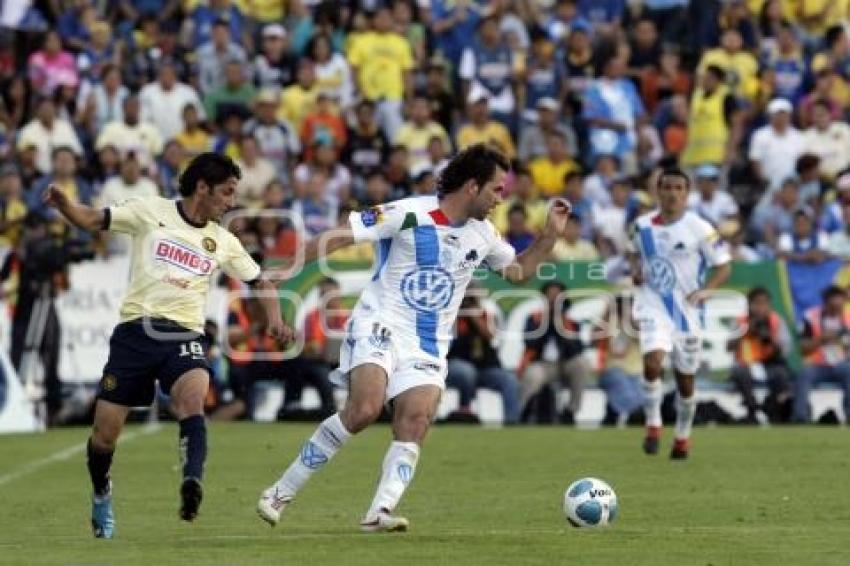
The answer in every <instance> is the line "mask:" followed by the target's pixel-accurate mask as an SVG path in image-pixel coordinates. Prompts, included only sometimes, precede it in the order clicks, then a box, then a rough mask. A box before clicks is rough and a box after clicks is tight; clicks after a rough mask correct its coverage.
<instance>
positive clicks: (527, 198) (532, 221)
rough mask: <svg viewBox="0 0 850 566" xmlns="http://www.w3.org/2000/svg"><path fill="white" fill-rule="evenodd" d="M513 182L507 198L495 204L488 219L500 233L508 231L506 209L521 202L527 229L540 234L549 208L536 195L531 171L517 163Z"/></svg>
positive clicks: (508, 209)
mask: <svg viewBox="0 0 850 566" xmlns="http://www.w3.org/2000/svg"><path fill="white" fill-rule="evenodd" d="M513 175H514V182H513V186H512V187H511V190H510V193H509V196H508V198H506V199H505V200H503V201H502V202H500V203H499V204H497V205H496V208H494V209H493V212H491V213H490V221H491V222H492V223H493V226H495V227H496V230H498V231H499V233H500V234H504V233H505V232H507V231H508V211H510V209H511V207H512V206H513V205H514V204H517V203H519V204H522V205H523V206H524V207H525V212H526V214H527V215H528V229H529V230H531V231H532V232H533V233H535V234H540V233H541V232H542V231H543V227H544V226H545V225H546V216H547V214H548V213H549V208H548V205H547V203H546V201H544V200H543V199H542V198H540V197H539V196H538V195H537V189H536V188H535V187H534V182H533V181H532V180H531V173H529V171H528V169H526V167H525V166H523V165H517V166H516V167H514V170H513Z"/></svg>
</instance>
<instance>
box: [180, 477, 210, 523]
mask: <svg viewBox="0 0 850 566" xmlns="http://www.w3.org/2000/svg"><path fill="white" fill-rule="evenodd" d="M203 498H204V490H203V488H202V487H201V482H200V480H198V479H197V478H186V479H184V480H183V485H181V486H180V499H181V504H180V518H181V519H183V520H184V521H194V520H195V518H196V517H197V516H198V509H199V508H200V507H201V500H202V499H203Z"/></svg>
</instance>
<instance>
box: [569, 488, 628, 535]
mask: <svg viewBox="0 0 850 566" xmlns="http://www.w3.org/2000/svg"><path fill="white" fill-rule="evenodd" d="M618 511H619V507H618V506H617V494H616V493H614V490H613V489H612V488H611V486H610V485H608V484H607V483H605V482H604V481H602V480H600V479H596V478H582V479H580V480H577V481H575V482H573V484H572V485H570V487H568V488H567V491H566V492H565V493H564V515H566V516H567V521H569V522H570V524H571V525H572V526H574V527H602V526H606V525H608V524H609V523H611V522H613V521H614V519H616V518H617V513H618Z"/></svg>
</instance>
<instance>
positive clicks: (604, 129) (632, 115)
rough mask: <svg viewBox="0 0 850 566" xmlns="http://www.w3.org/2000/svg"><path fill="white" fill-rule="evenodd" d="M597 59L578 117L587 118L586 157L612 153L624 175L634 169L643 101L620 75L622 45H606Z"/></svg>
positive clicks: (625, 53) (623, 66)
mask: <svg viewBox="0 0 850 566" xmlns="http://www.w3.org/2000/svg"><path fill="white" fill-rule="evenodd" d="M602 49H603V53H602V55H601V56H600V58H599V66H598V67H597V68H598V69H599V71H601V76H600V77H599V78H598V79H596V80H595V81H593V82H592V83H591V84H590V86H589V87H588V89H587V91H586V92H585V97H584V104H583V108H582V116H583V118H584V119H585V120H586V121H587V125H588V127H589V138H590V140H589V141H590V159H591V160H593V159H595V158H596V157H597V156H599V155H605V154H610V155H615V156H616V157H617V159H618V160H619V161H620V163H621V164H622V170H623V172H624V173H626V174H634V173H636V170H637V158H636V155H635V150H636V148H637V141H638V125H639V121H641V120H642V119H643V117H644V114H645V112H644V109H643V103H642V102H641V100H640V96H639V95H638V93H637V90H636V89H635V86H634V84H633V83H632V82H631V81H629V80H628V79H625V78H623V75H624V73H625V71H626V61H627V60H628V49H627V48H626V47H625V46H622V45H620V46H610V47H609V50H608V53H604V48H602Z"/></svg>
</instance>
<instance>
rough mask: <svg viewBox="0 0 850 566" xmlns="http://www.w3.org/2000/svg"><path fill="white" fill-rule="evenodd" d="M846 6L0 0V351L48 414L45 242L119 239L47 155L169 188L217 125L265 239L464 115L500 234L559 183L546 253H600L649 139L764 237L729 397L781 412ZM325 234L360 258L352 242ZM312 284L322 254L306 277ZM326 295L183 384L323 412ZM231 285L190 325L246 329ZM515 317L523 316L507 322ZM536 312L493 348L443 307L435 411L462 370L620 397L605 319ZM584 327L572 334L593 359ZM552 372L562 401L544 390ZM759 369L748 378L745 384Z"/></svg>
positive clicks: (846, 45)
mask: <svg viewBox="0 0 850 566" xmlns="http://www.w3.org/2000/svg"><path fill="white" fill-rule="evenodd" d="M848 22H850V2H848V1H847V0H767V1H765V0H699V1H696V0H694V1H689V0H628V1H627V0H394V1H381V0H362V1H353V0H338V1H327V0H325V1H315V0H116V1H103V0H41V1H27V0H20V1H18V2H4V3H3V5H2V8H1V9H0V26H2V28H0V163H2V166H0V213H1V214H0V248H2V250H3V257H4V266H3V270H2V276H3V281H4V282H3V293H4V297H5V299H6V303H7V305H8V307H9V309H10V310H9V316H10V317H12V337H11V356H10V357H11V360H12V362H13V364H14V365H15V366H16V368H18V371H19V373H25V372H23V371H22V369H21V365H22V364H25V362H26V358H27V356H26V354H27V353H33V352H35V353H36V354H37V355H38V356H39V358H40V361H41V363H42V364H43V366H44V368H45V375H46V377H45V382H46V383H47V384H48V386H47V388H46V391H47V393H46V398H47V406H48V413H49V414H50V415H51V419H52V420H53V421H55V422H59V421H61V420H62V418H61V414H62V405H63V401H62V399H63V396H62V391H61V387H60V386H59V385H58V376H57V375H56V364H57V361H56V358H58V343H59V341H60V334H61V328H60V327H59V324H58V321H57V320H56V315H55V312H54V310H53V306H52V298H55V297H56V296H57V294H60V293H61V292H62V291H63V289H65V288H67V277H65V274H66V273H67V266H68V265H69V264H70V263H74V262H78V261H84V260H86V259H89V258H91V257H94V256H100V257H114V256H117V255H121V254H126V253H127V242H126V240H121V239H120V238H112V239H109V238H107V237H105V236H101V235H98V236H90V235H87V234H82V233H78V232H76V231H74V230H71V229H69V228H68V226H66V225H65V224H64V223H62V222H61V221H59V220H58V219H57V218H56V216H55V214H52V213H51V211H49V210H46V209H45V208H44V206H43V205H42V204H41V202H40V196H41V192H42V190H43V189H44V188H45V187H46V186H47V185H48V184H49V183H53V184H56V185H57V186H59V187H60V188H61V189H62V190H65V191H67V192H68V194H70V195H71V196H72V197H73V198H75V199H78V200H80V201H82V202H85V203H89V204H93V205H96V206H107V205H110V204H112V203H115V202H118V201H121V200H123V199H125V198H128V197H131V196H143V195H162V196H165V197H169V198H170V197H175V196H176V194H177V191H176V186H177V179H178V177H179V175H180V172H181V169H182V168H183V167H184V166H185V164H186V163H187V161H188V160H190V159H191V158H192V156H194V155H196V154H198V153H199V152H203V151H208V150H213V151H217V152H222V153H225V154H227V155H229V156H231V157H233V158H234V159H235V160H236V161H237V163H238V164H239V166H240V167H241V169H242V179H241V181H240V184H239V188H238V203H239V207H240V208H244V209H246V210H249V211H263V210H272V211H288V212H289V213H291V216H290V217H289V220H287V219H285V218H281V217H275V216H274V215H269V216H263V217H261V216H258V217H256V218H253V219H252V218H250V217H246V218H243V219H241V220H239V221H237V222H235V223H234V224H233V225H232V226H231V228H232V229H233V230H234V231H235V232H236V233H237V234H238V235H239V237H240V239H241V240H242V241H243V243H244V244H245V245H246V247H248V248H249V249H251V250H252V251H253V252H254V253H256V255H257V257H258V259H261V260H263V261H267V262H268V261H274V260H275V258H285V257H287V256H291V255H292V254H293V253H294V251H295V249H296V248H297V246H298V245H299V244H300V243H302V242H303V239H304V238H307V237H311V236H315V235H317V234H320V233H321V232H323V231H325V230H327V229H329V228H332V227H333V226H335V225H337V223H338V222H340V221H341V219H344V218H345V217H346V215H347V214H348V212H350V211H352V210H357V209H360V208H363V207H367V206H371V205H375V204H379V203H384V202H387V201H391V200H393V199H397V198H402V197H405V196H411V195H418V194H430V193H433V192H434V191H435V185H436V182H437V179H438V176H439V172H440V169H441V167H443V166H444V164H445V162H446V160H447V158H448V157H449V156H451V155H452V153H453V152H455V151H456V150H459V149H462V148H464V147H466V146H468V145H471V144H474V143H479V142H484V143H489V144H492V145H494V146H496V147H498V148H499V149H500V150H501V151H502V152H503V153H505V154H506V155H507V156H508V157H509V158H510V159H511V160H512V162H513V169H512V171H511V174H510V191H509V195H508V198H507V200H506V202H505V203H504V204H503V205H501V206H499V208H498V209H497V210H496V211H494V214H493V216H492V220H493V222H494V223H495V225H496V226H497V228H498V229H499V230H500V231H501V233H502V234H503V235H504V236H505V238H506V239H507V240H508V241H509V242H510V243H511V244H512V245H513V246H514V247H515V248H516V249H517V251H518V252H521V251H522V250H523V249H525V248H526V247H527V246H528V245H529V244H530V243H531V241H532V240H533V238H534V236H535V234H536V233H538V232H539V231H540V230H541V229H542V227H543V223H544V220H545V214H546V206H547V200H548V199H550V198H552V197H556V196H561V197H566V198H568V199H569V200H570V201H571V202H572V203H573V207H574V214H573V217H572V219H571V223H570V231H569V234H568V236H567V237H566V238H564V239H562V240H561V241H559V242H558V244H557V246H556V248H555V250H554V252H553V257H552V260H553V261H555V262H564V261H600V262H603V263H604V265H605V266H606V268H608V269H609V271H610V272H611V273H614V274H617V273H618V270H620V271H622V270H623V269H624V263H623V261H622V256H623V253H624V250H625V246H626V242H627V233H628V232H627V226H628V224H629V223H630V222H631V221H632V220H633V219H634V218H635V217H636V216H637V215H638V214H640V213H642V212H645V211H649V210H651V209H652V208H653V207H654V202H653V191H652V188H651V187H652V181H653V178H654V177H653V176H654V174H655V171H657V169H658V167H659V166H663V165H665V164H671V163H679V164H680V165H682V166H683V167H685V168H686V169H687V170H688V171H689V172H691V173H692V174H693V179H694V186H693V192H692V194H691V197H690V198H691V200H690V206H691V207H692V208H693V210H695V211H696V212H698V213H699V214H701V215H702V216H704V217H705V218H706V219H708V220H709V221H710V222H712V223H713V224H714V225H715V226H717V228H718V230H719V232H720V234H721V235H722V237H723V238H724V239H725V240H727V241H728V243H729V245H730V246H731V248H732V250H733V255H734V257H735V259H736V260H737V261H739V262H749V263H753V262H763V261H773V260H785V261H786V262H787V265H788V277H789V279H790V286H791V292H792V295H793V296H792V298H793V301H794V313H793V317H794V320H793V321H785V320H783V319H782V318H781V317H779V316H778V315H777V314H776V312H774V310H772V308H771V305H772V304H775V301H776V300H777V299H776V297H770V296H767V297H765V294H764V293H763V292H762V290H760V289H755V290H754V291H753V292H752V293H751V296H750V297H749V301H748V302H749V305H750V308H749V314H748V315H746V316H745V317H744V321H745V322H746V321H748V320H749V319H753V320H751V321H750V322H754V323H753V324H750V325H749V327H750V328H751V329H753V330H752V331H750V332H748V333H747V334H746V335H745V336H744V338H743V339H741V340H736V341H733V342H732V343H730V344H729V349H730V350H731V351H732V352H734V355H735V359H736V362H735V368H734V370H733V372H732V376H731V382H732V383H733V384H734V385H735V387H736V388H737V389H738V390H739V391H740V392H741V393H742V394H743V401H744V403H745V405H746V409H747V417H746V421H747V422H764V421H765V420H767V419H769V420H774V421H788V420H796V421H799V422H808V421H809V420H810V419H811V418H812V415H810V411H809V407H808V401H807V399H808V394H809V391H810V389H811V388H812V387H813V386H815V385H817V384H819V383H820V382H823V381H833V382H836V383H837V384H838V385H839V386H840V387H842V388H843V389H844V391H845V403H846V399H848V398H850V395H848V393H850V363H848V345H849V344H850V340H848V339H847V334H848V327H850V314H847V312H848V311H846V310H845V308H844V304H845V298H846V297H845V296H844V293H845V290H844V289H845V288H846V286H847V284H848V283H850V271H847V272H845V271H844V265H845V261H846V260H847V259H848V258H850V233H848V226H850V225H848V221H850V126H848V123H847V117H848V109H850V107H848V104H850V82H848V81H850V37H848ZM336 257H337V259H351V260H364V261H368V260H370V259H371V258H372V250H371V248H369V247H368V246H367V247H363V246H355V247H354V248H351V249H350V250H347V251H345V252H342V253H340V254H338V255H337V256H336ZM565 283H567V284H569V282H568V281H567V282H565ZM226 284H227V283H226ZM335 286H337V283H336V282H335V281H333V280H330V279H329V280H326V281H323V283H322V287H321V289H322V296H325V295H324V293H325V292H326V291H328V292H330V290H332V289H334V288H335ZM558 290H559V288H558V287H557V285H556V286H555V287H551V286H550V287H546V288H544V289H542V291H543V294H544V295H547V293H549V294H552V293H555V292H556V291H558ZM768 295H769V294H768ZM328 296H329V297H330V296H332V295H328ZM547 296H548V295H547ZM474 300H475V298H474V297H471V298H470V301H474ZM331 302H334V301H331ZM327 303H328V302H327V301H326V302H325V303H323V306H322V308H320V309H319V311H317V312H316V313H310V314H309V315H308V316H307V318H306V322H305V325H304V327H303V328H300V329H299V331H301V332H302V333H303V334H304V336H305V337H306V349H305V352H304V354H303V355H302V356H300V357H299V358H298V359H296V360H293V361H286V362H283V361H279V360H277V361H276V360H270V361H264V362H258V361H255V360H252V359H250V356H248V357H247V358H246V359H243V360H241V361H240V360H235V359H227V360H224V359H221V360H216V363H217V364H218V365H216V367H217V368H219V369H218V371H217V376H216V383H217V387H216V388H215V392H214V394H213V395H211V400H210V408H211V411H218V412H219V415H220V416H222V418H236V417H239V416H244V415H248V416H250V415H251V410H252V403H253V401H252V396H253V394H252V391H253V385H254V383H255V382H256V381H259V380H263V379H269V378H280V379H284V380H285V381H286V386H285V389H286V394H285V396H286V398H285V403H284V406H283V408H282V409H281V414H282V416H285V415H286V413H287V411H288V410H289V409H292V408H293V407H297V406H298V402H299V400H300V394H301V389H302V387H303V385H305V384H308V385H311V386H313V387H314V388H316V389H317V390H318V391H319V393H320V399H321V409H320V412H321V413H328V412H333V404H334V394H333V390H332V388H331V385H330V384H329V383H328V380H327V374H328V371H329V369H330V368H331V367H332V365H333V362H334V357H335V355H336V354H334V353H333V350H334V348H335V346H336V345H338V344H335V343H334V341H333V340H329V339H328V337H327V336H326V334H327V330H328V329H335V328H336V329H338V328H342V325H343V324H344V318H345V317H344V312H343V311H344V309H343V308H342V307H341V306H339V305H337V306H335V307H334V306H333V305H331V306H330V307H329V306H328V304H327ZM618 305H619V303H618ZM621 307H622V305H620V307H618V308H620V310H623V311H624V312H626V311H627V310H628V309H627V308H621ZM553 308H554V307H553ZM326 309H329V310H328V312H332V313H333V316H326V313H325V310H326ZM232 311H233V312H232V313H231V316H230V318H229V319H228V323H227V328H214V327H213V325H212V324H211V328H210V333H209V335H210V338H211V339H214V340H216V341H219V342H220V341H221V340H222V339H226V340H229V341H230V344H231V346H234V347H236V348H237V349H241V350H243V351H245V352H254V351H263V350H265V349H273V348H274V345H270V344H265V343H264V341H263V339H262V338H261V331H260V329H261V326H262V316H261V311H260V310H259V309H257V308H256V305H252V304H251V301H250V300H245V301H241V302H240V303H239V304H237V305H235V306H233V307H232ZM481 316H484V315H483V314H482V315H481ZM558 316H561V315H560V313H559V314H558ZM564 316H566V314H565V315H564ZM606 316H608V314H606ZM535 317H537V318H535ZM753 317H755V318H753ZM549 318H551V317H549ZM787 322H790V323H791V324H788V323H787ZM539 324H542V322H541V319H540V317H539V315H532V316H530V318H529V321H528V327H529V328H533V327H535V325H539ZM568 324H573V323H572V322H569V321H568ZM550 334H551V336H550V335H549V334H547V335H546V336H548V338H546V336H544V339H540V340H536V341H529V342H528V343H527V344H526V352H525V355H524V356H523V361H522V363H521V364H520V366H519V367H517V368H503V367H501V365H500V364H499V360H498V356H496V355H494V348H493V345H492V344H493V336H492V333H490V332H489V331H488V330H487V324H485V323H482V320H481V319H480V317H477V316H472V317H462V318H461V320H460V322H459V325H458V338H457V340H456V342H455V344H454V345H453V348H452V354H451V358H452V360H453V363H452V368H451V371H450V374H449V385H450V387H452V388H457V389H459V391H460V408H459V410H458V411H457V412H456V413H455V414H454V418H456V419H457V420H474V418H475V417H474V414H473V412H472V410H471V406H472V399H473V398H474V396H475V391H476V388H478V387H488V388H492V389H496V390H498V391H499V392H500V393H501V394H502V398H503V400H504V420H505V421H506V422H511V423H512V422H518V421H520V420H525V421H537V422H547V421H548V420H553V419H555V418H558V416H560V418H561V420H563V421H564V422H570V421H571V420H572V418H573V415H574V414H575V413H576V412H577V411H578V410H579V409H580V403H581V399H582V390H583V385H584V384H585V383H587V382H589V381H592V377H591V375H592V374H595V373H596V372H597V370H599V374H600V375H599V382H598V383H599V385H600V386H602V387H603V388H604V389H605V390H606V392H607V393H608V403H607V412H606V420H607V422H611V423H616V422H619V423H624V422H627V420H628V419H629V418H633V417H634V415H633V414H634V413H639V412H640V411H638V410H637V409H638V408H639V407H640V394H641V393H640V388H639V387H638V384H639V382H638V379H639V376H640V373H641V368H640V357H639V355H638V353H637V351H636V350H635V347H636V345H635V343H634V341H633V340H632V341H629V340H616V339H611V340H603V341H596V342H594V341H592V340H591V341H588V340H583V341H582V340H567V339H565V338H563V337H561V336H558V335H556V333H550ZM587 348H596V349H597V350H598V351H599V353H600V358H599V360H600V361H598V363H597V364H596V367H594V368H591V367H589V366H588V364H587V363H586V359H587V356H586V355H582V353H583V352H584V351H585V350H586V349H587ZM792 349H795V350H796V351H795V352H791V350H792ZM211 352H212V353H213V355H219V357H221V355H220V353H218V354H216V352H219V350H218V349H216V348H215V347H213V348H212V349H211ZM228 357H229V358H232V357H230V356H228ZM789 358H798V359H802V360H803V361H802V363H795V364H791V365H789V363H788V359H789ZM219 362H221V363H219ZM792 366H793V370H792ZM225 367H226V368H227V369H224V368H225ZM561 382H563V383H565V384H567V385H568V389H569V390H570V395H569V401H568V402H567V403H566V405H565V406H563V407H561V406H558V407H557V409H553V407H554V406H555V404H556V401H557V399H558V396H557V395H552V394H551V391H550V390H551V389H552V387H553V386H554V387H555V389H558V384H559V383H561ZM762 385H765V386H766V387H765V389H766V390H767V391H768V395H767V397H768V398H767V400H765V401H764V402H762V401H761V400H758V401H757V397H758V398H759V399H761V397H762V396H761V395H758V396H754V394H753V391H754V389H759V388H760V387H761V386H762ZM845 406H846V404H845ZM287 408H289V409H287ZM293 410H295V409H293ZM844 412H845V413H848V412H850V411H847V410H846V409H845V411H844Z"/></svg>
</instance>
